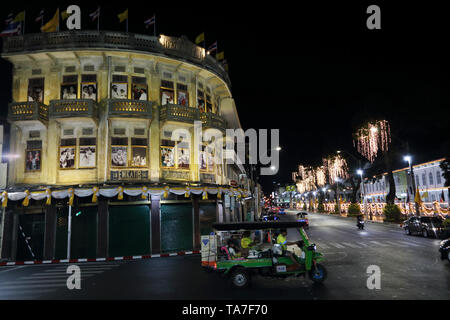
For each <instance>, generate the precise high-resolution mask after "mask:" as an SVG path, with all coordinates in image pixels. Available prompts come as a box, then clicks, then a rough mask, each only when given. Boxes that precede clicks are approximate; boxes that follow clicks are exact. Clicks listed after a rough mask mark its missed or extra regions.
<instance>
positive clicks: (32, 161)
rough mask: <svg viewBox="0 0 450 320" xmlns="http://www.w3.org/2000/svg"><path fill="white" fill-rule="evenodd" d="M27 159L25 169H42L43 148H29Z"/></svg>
mask: <svg viewBox="0 0 450 320" xmlns="http://www.w3.org/2000/svg"><path fill="white" fill-rule="evenodd" d="M25 159H26V161H25V171H28V172H30V171H39V170H41V149H36V150H27V151H26V156H25Z"/></svg>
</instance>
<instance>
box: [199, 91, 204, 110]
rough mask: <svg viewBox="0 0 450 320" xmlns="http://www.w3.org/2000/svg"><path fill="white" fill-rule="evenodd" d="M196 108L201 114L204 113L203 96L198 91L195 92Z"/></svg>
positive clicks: (201, 92)
mask: <svg viewBox="0 0 450 320" xmlns="http://www.w3.org/2000/svg"><path fill="white" fill-rule="evenodd" d="M197 108H199V109H200V111H202V112H204V111H205V96H204V94H203V91H200V90H198V91H197Z"/></svg>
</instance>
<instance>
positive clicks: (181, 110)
mask: <svg viewBox="0 0 450 320" xmlns="http://www.w3.org/2000/svg"><path fill="white" fill-rule="evenodd" d="M159 119H160V121H162V122H164V121H180V122H187V123H194V121H196V120H199V119H200V112H199V110H198V109H196V108H191V107H185V106H180V105H177V104H166V105H164V106H162V107H161V108H160V109H159Z"/></svg>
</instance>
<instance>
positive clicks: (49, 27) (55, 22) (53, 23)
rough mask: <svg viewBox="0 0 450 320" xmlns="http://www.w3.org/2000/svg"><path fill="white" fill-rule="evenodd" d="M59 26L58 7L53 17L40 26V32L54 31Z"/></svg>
mask: <svg viewBox="0 0 450 320" xmlns="http://www.w3.org/2000/svg"><path fill="white" fill-rule="evenodd" d="M58 28H59V8H58V9H57V10H56V12H55V15H54V16H53V18H52V19H51V20H50V21H49V22H47V23H46V24H45V25H43V26H42V28H41V31H42V32H56V31H57V30H58Z"/></svg>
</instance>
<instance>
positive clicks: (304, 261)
mask: <svg viewBox="0 0 450 320" xmlns="http://www.w3.org/2000/svg"><path fill="white" fill-rule="evenodd" d="M305 225H306V222H305V221H302V220H297V221H295V222H281V221H280V222H278V221H273V222H272V221H270V222H235V223H217V224H213V229H214V232H212V233H211V235H209V236H202V266H203V267H205V268H206V269H207V270H213V271H216V272H220V273H222V274H223V275H224V276H227V277H229V279H230V280H231V283H232V284H233V285H234V286H236V287H239V288H243V287H246V286H247V285H248V284H249V282H250V278H251V275H255V274H258V275H261V276H265V277H280V278H285V277H289V276H297V277H298V276H300V275H303V276H304V275H306V273H308V275H309V277H310V279H311V280H312V281H313V282H316V283H320V282H323V281H324V280H325V278H326V275H327V271H326V269H325V267H324V266H323V265H321V264H319V263H318V262H320V261H322V260H323V255H322V254H321V253H319V252H317V251H316V245H315V244H313V243H310V241H309V238H308V236H307V234H306V233H305V231H304V230H303V227H304V226H305ZM288 228H296V229H298V230H299V232H300V236H301V238H302V240H300V241H298V242H297V246H298V248H299V249H301V250H302V253H301V254H300V255H298V254H295V253H294V254H293V256H294V257H295V259H296V260H297V262H298V264H299V265H300V268H297V269H295V270H294V271H289V270H290V269H292V268H289V266H290V265H292V264H294V262H293V261H292V260H291V258H290V257H288V256H286V255H285V254H284V253H283V251H282V250H281V249H280V245H278V244H276V243H275V242H276V241H275V236H274V232H275V233H276V232H277V231H278V230H280V229H288ZM245 231H254V232H255V242H259V244H258V246H257V247H253V248H251V249H250V251H249V254H248V255H246V256H245V257H239V255H235V256H233V255H231V254H230V252H229V250H228V249H229V248H228V247H227V244H228V243H230V241H232V240H233V238H235V239H236V238H237V237H239V238H240V234H241V233H242V232H245ZM258 238H259V239H258ZM230 239H231V240H230Z"/></svg>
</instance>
